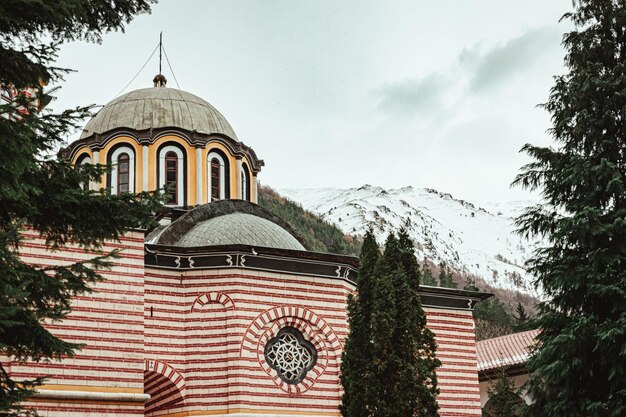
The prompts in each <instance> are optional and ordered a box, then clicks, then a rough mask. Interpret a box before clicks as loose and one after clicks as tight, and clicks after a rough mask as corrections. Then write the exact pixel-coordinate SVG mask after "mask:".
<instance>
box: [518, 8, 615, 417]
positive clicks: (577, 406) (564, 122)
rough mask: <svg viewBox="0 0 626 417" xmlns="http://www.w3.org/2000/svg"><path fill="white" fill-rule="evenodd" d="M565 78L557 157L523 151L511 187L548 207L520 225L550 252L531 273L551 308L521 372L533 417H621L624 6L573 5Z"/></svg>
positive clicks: (554, 94) (559, 97) (553, 96)
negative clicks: (524, 159)
mask: <svg viewBox="0 0 626 417" xmlns="http://www.w3.org/2000/svg"><path fill="white" fill-rule="evenodd" d="M574 7H575V10H574V11H573V12H572V13H567V14H566V15H565V16H564V18H565V19H568V20H570V21H571V22H572V23H573V25H574V30H573V31H571V32H569V33H567V34H566V35H565V36H564V38H563V45H564V47H565V49H566V51H567V55H566V58H565V65H566V68H567V73H566V74H565V75H561V76H558V77H556V78H555V85H554V87H552V89H551V92H550V96H549V99H548V102H547V103H546V104H545V105H544V107H545V108H546V109H547V110H548V112H549V113H550V114H551V118H552V129H551V134H552V136H553V138H554V140H555V141H556V145H555V147H551V148H542V147H537V146H531V145H526V146H525V147H524V148H523V149H524V150H525V151H526V152H527V153H528V154H529V155H530V156H531V158H532V159H533V162H531V163H530V164H528V165H526V166H525V167H524V168H523V169H522V172H521V173H520V174H519V175H518V177H517V178H516V180H515V183H516V184H519V185H522V186H523V187H527V188H530V189H536V190H540V191H541V193H542V196H543V198H544V204H543V205H541V206H537V207H531V208H528V209H527V210H526V212H525V213H524V214H523V215H522V216H520V217H519V218H518V220H517V222H518V225H519V230H520V232H521V233H522V234H525V235H540V236H544V237H545V239H546V241H547V242H548V244H547V245H546V246H545V247H543V248H541V249H539V250H538V251H537V252H535V254H534V257H533V259H532V260H531V261H530V262H529V266H530V271H531V272H532V273H533V274H534V276H535V277H536V281H535V283H536V285H537V286H538V287H540V288H541V290H542V291H543V293H544V294H545V296H546V298H547V300H546V301H545V302H542V303H541V304H540V305H539V311H538V316H537V319H536V322H537V324H538V325H539V327H540V329H541V333H540V334H539V336H538V338H537V339H538V340H537V345H536V349H535V350H534V352H533V354H532V356H531V358H530V360H529V361H528V367H529V368H530V370H531V377H530V380H529V384H528V387H529V390H530V394H531V395H532V396H533V398H534V401H535V402H534V403H533V404H532V405H531V407H530V415H531V416H546V415H549V416H552V417H565V416H568V417H577V416H581V417H582V416H585V417H596V416H597V417H599V416H602V417H618V416H624V415H626V367H624V366H623V365H619V364H624V363H626V162H625V161H626V113H625V111H624V109H626V3H624V1H622V0H619V1H618V0H576V1H575V2H574Z"/></svg>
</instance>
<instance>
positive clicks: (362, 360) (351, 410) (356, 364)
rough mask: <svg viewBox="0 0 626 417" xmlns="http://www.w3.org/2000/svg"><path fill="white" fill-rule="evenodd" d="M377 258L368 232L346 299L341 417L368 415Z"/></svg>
mask: <svg viewBox="0 0 626 417" xmlns="http://www.w3.org/2000/svg"><path fill="white" fill-rule="evenodd" d="M379 257H380V251H379V249H378V244H377V243H376V239H375V238H374V234H373V233H372V231H371V230H370V231H368V232H367V234H366V235H365V239H364V240H363V246H362V248H361V256H360V258H359V261H360V268H359V275H358V278H357V286H356V293H355V294H354V295H352V294H351V295H350V296H349V297H348V324H349V326H350V331H349V333H348V336H347V338H346V342H345V345H344V350H343V354H342V362H341V376H340V378H341V384H342V385H343V389H344V393H343V397H342V401H341V405H340V410H341V414H342V415H343V416H344V417H362V416H368V415H370V414H369V413H370V411H369V405H370V397H369V396H368V394H369V393H371V392H372V389H371V388H372V387H371V385H370V380H371V378H372V362H371V359H372V329H371V314H372V309H373V306H372V304H373V301H374V284H375V275H374V272H375V268H376V264H377V262H378V258H379ZM374 388H377V387H374Z"/></svg>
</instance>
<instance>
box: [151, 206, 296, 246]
mask: <svg viewBox="0 0 626 417" xmlns="http://www.w3.org/2000/svg"><path fill="white" fill-rule="evenodd" d="M146 242H147V243H153V244H157V245H165V246H178V247H204V246H226V245H247V246H257V247H265V248H274V249H290V250H299V251H305V250H307V249H306V247H305V246H304V244H303V240H302V238H300V237H299V236H298V235H297V233H296V232H295V231H294V230H293V229H292V227H291V226H290V225H289V224H288V223H287V222H285V221H284V220H283V219H281V218H280V217H278V216H276V215H275V214H273V213H271V212H269V211H267V210H266V209H264V208H263V207H261V206H259V205H257V204H254V203H251V202H249V201H245V200H219V201H214V202H212V203H209V204H204V205H201V206H198V207H196V208H194V209H192V210H190V211H188V212H187V213H185V214H184V215H183V216H181V217H180V218H178V219H177V220H175V221H173V222H172V223H171V224H169V225H168V226H165V227H164V228H163V229H161V230H155V231H154V232H152V233H150V235H148V237H147V239H146Z"/></svg>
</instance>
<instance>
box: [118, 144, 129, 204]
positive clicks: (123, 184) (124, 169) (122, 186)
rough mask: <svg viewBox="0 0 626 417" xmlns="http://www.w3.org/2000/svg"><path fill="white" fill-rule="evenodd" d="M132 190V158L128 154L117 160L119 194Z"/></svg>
mask: <svg viewBox="0 0 626 417" xmlns="http://www.w3.org/2000/svg"><path fill="white" fill-rule="evenodd" d="M129 190H130V156H128V154H127V153H123V154H121V155H120V156H119V157H118V158H117V193H118V194H121V193H127V192H129Z"/></svg>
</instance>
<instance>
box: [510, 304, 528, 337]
mask: <svg viewBox="0 0 626 417" xmlns="http://www.w3.org/2000/svg"><path fill="white" fill-rule="evenodd" d="M515 312H516V313H517V317H515V323H514V324H513V329H514V330H515V331H516V332H523V331H525V330H530V318H529V317H528V314H527V313H526V309H525V308H524V306H523V305H522V303H519V302H518V303H517V307H516V309H515Z"/></svg>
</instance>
